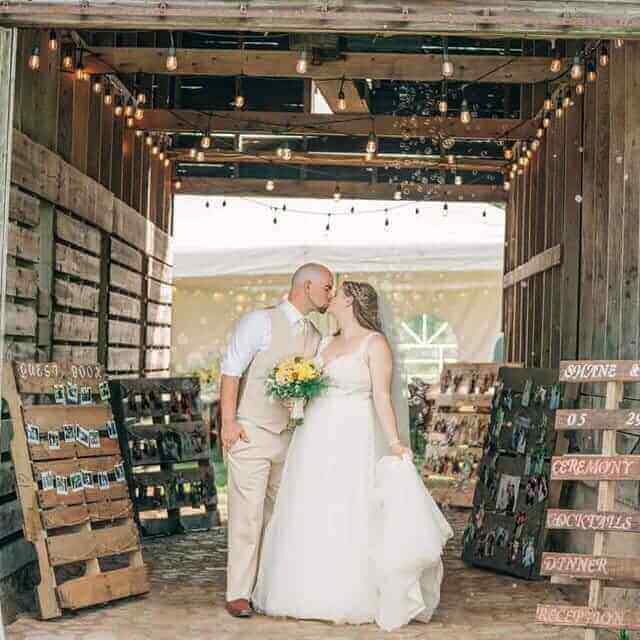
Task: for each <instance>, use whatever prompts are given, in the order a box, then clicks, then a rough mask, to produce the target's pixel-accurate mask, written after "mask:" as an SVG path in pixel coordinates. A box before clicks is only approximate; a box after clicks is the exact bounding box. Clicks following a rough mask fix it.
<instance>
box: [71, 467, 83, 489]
mask: <svg viewBox="0 0 640 640" xmlns="http://www.w3.org/2000/svg"><path fill="white" fill-rule="evenodd" d="M69 484H70V485H71V491H73V492H78V491H82V490H83V489H84V482H83V480H82V473H81V472H80V471H77V472H76V473H72V474H71V475H70V476H69Z"/></svg>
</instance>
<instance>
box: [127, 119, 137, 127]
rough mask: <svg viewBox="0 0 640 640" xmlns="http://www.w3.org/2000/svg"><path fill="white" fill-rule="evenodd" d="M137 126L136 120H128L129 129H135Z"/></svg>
mask: <svg viewBox="0 0 640 640" xmlns="http://www.w3.org/2000/svg"><path fill="white" fill-rule="evenodd" d="M135 126H136V119H135V118H134V117H133V116H131V117H130V118H127V128H128V129H133V127H135Z"/></svg>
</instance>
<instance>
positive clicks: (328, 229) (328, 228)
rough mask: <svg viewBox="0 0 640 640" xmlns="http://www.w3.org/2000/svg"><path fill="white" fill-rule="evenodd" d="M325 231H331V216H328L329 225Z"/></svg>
mask: <svg viewBox="0 0 640 640" xmlns="http://www.w3.org/2000/svg"><path fill="white" fill-rule="evenodd" d="M324 230H325V231H326V232H327V233H328V232H329V231H331V214H330V213H329V214H327V224H326V226H325V228H324Z"/></svg>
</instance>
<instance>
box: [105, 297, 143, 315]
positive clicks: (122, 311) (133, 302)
mask: <svg viewBox="0 0 640 640" xmlns="http://www.w3.org/2000/svg"><path fill="white" fill-rule="evenodd" d="M141 313H142V311H141V303H140V300H138V299H137V298H131V297H129V296H125V295H123V294H121V293H117V292H116V291H111V292H110V293H109V314H110V315H112V316H123V317H125V318H132V319H133V320H141V317H140V315H141Z"/></svg>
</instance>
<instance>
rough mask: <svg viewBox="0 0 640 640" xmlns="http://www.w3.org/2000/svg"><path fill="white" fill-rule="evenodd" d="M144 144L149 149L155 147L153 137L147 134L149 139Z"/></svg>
mask: <svg viewBox="0 0 640 640" xmlns="http://www.w3.org/2000/svg"><path fill="white" fill-rule="evenodd" d="M144 143H145V144H146V145H147V147H152V146H153V136H152V135H151V134H150V133H148V134H147V137H146V138H145V139H144Z"/></svg>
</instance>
